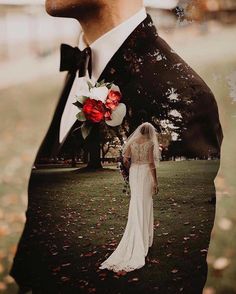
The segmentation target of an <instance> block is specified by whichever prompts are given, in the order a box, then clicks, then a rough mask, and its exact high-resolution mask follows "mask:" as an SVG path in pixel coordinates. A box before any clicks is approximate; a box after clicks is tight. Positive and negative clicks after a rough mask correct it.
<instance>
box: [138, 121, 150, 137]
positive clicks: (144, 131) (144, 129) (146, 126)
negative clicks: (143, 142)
mask: <svg viewBox="0 0 236 294" xmlns="http://www.w3.org/2000/svg"><path fill="white" fill-rule="evenodd" d="M140 133H141V134H142V135H144V136H146V137H147V138H148V139H150V126H149V124H147V123H143V124H142V125H141V128H140Z"/></svg>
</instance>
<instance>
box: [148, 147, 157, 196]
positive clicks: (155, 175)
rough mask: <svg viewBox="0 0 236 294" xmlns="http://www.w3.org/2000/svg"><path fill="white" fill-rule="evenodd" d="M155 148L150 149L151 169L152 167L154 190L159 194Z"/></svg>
mask: <svg viewBox="0 0 236 294" xmlns="http://www.w3.org/2000/svg"><path fill="white" fill-rule="evenodd" d="M153 148H154V146H151V148H150V149H149V167H150V170H151V173H152V178H153V181H154V190H155V192H158V179H157V172H156V166H155V162H154V156H153Z"/></svg>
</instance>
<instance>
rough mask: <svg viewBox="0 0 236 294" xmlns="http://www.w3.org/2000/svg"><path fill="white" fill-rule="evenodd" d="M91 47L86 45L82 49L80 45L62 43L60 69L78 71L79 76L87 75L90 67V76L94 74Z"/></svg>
mask: <svg viewBox="0 0 236 294" xmlns="http://www.w3.org/2000/svg"><path fill="white" fill-rule="evenodd" d="M91 53H92V52H91V48H90V47H86V48H85V49H84V50H83V51H81V50H80V49H79V48H78V47H71V46H70V45H67V44H61V62H60V71H65V70H66V71H77V70H79V77H83V76H85V75H86V70H87V69H88V72H89V77H90V79H91V76H92V54H91Z"/></svg>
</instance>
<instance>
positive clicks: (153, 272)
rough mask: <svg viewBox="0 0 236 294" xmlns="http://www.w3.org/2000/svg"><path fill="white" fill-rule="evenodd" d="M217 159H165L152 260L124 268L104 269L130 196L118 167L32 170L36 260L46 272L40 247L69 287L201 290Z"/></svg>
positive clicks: (87, 289) (53, 270)
mask: <svg viewBox="0 0 236 294" xmlns="http://www.w3.org/2000/svg"><path fill="white" fill-rule="evenodd" d="M217 166H218V162H217V161H181V162H162V163H161V165H160V169H159V181H160V193H159V195H157V196H154V220H155V229H154V243H153V246H152V248H151V249H150V251H149V254H148V256H147V259H146V265H145V266H144V267H143V268H141V269H139V270H136V271H134V272H130V273H127V274H126V275H119V274H116V273H113V272H110V271H108V270H99V269H98V266H99V264H100V263H101V262H102V261H103V260H104V259H105V258H107V257H108V255H110V254H111V252H112V251H113V250H114V249H115V247H116V246H117V244H118V242H119V240H120V239H121V236H122V234H123V231H124V228H125V224H126V221H127V216H128V206H129V197H127V196H126V195H125V194H123V193H122V186H123V180H122V178H121V175H120V174H119V172H118V170H117V169H116V167H114V168H105V169H104V171H99V172H79V171H78V170H71V169H47V170H46V169H41V170H36V171H34V172H33V177H32V181H31V184H32V186H33V187H34V189H33V194H31V196H30V198H29V206H30V208H31V209H30V213H29V214H28V217H29V218H30V219H31V221H30V223H31V224H33V229H32V228H31V229H30V228H29V229H28V233H27V234H28V236H30V242H29V243H30V248H31V249H30V250H31V251H34V253H33V254H32V257H30V258H31V259H32V260H34V261H32V262H33V264H34V265H35V262H37V263H36V265H38V270H39V271H40V268H41V266H43V264H44V263H43V261H41V260H38V259H37V258H38V257H37V256H36V255H37V254H36V252H38V253H40V254H42V252H43V254H42V256H43V258H45V261H46V264H47V266H48V268H49V273H48V274H49V275H50V276H51V279H52V280H54V281H56V282H57V283H59V284H60V285H61V286H60V287H61V289H64V288H65V289H68V287H69V288H70V293H74V292H73V291H74V290H75V289H77V290H76V291H77V292H75V293H80V292H78V289H80V291H82V290H84V292H85V293H93V292H94V293H133V292H136V293H137V292H142V291H145V292H146V293H178V292H180V293H200V292H197V290H195V289H197V288H196V287H197V286H196V285H197V284H198V282H201V281H202V279H203V280H204V278H203V277H202V275H203V274H202V272H201V269H202V266H203V262H204V259H205V257H206V253H207V244H208V241H209V240H208V238H209V234H210V231H211V228H212V225H213V218H214V205H211V204H208V203H207V200H208V199H209V198H210V196H211V195H212V185H209V182H210V181H211V180H210V179H213V178H214V174H215V171H216V169H217ZM42 187H43V188H42ZM31 189H32V188H30V190H31ZM31 191H32V190H31ZM26 244H27V242H26ZM27 246H28V245H26V249H25V253H24V258H26V260H27V254H28V253H27V252H28V250H27V249H28V248H29V247H27ZM43 258H42V259H43ZM35 273H36V274H37V269H35ZM40 274H41V275H42V272H40ZM52 280H51V281H52ZM111 291H112V292H111ZM195 291H196V292H195ZM9 293H10V292H9ZM58 293H59V292H58ZM63 293H64V292H63ZM81 293H82V292H81Z"/></svg>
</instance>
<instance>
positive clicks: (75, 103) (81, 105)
mask: <svg viewBox="0 0 236 294" xmlns="http://www.w3.org/2000/svg"><path fill="white" fill-rule="evenodd" d="M72 104H73V105H75V106H77V107H78V108H79V109H80V110H81V108H82V107H83V104H81V103H80V102H79V101H76V102H74V103H72Z"/></svg>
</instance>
